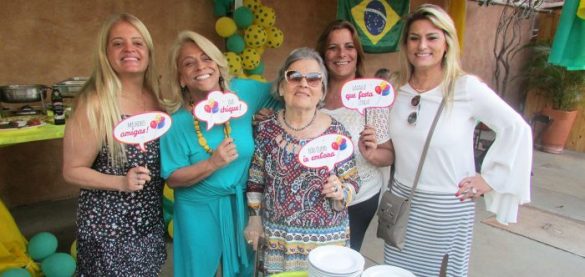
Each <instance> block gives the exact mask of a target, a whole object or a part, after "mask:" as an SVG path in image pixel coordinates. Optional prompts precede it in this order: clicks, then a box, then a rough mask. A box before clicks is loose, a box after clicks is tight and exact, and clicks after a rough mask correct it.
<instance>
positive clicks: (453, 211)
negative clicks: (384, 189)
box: [384, 181, 475, 277]
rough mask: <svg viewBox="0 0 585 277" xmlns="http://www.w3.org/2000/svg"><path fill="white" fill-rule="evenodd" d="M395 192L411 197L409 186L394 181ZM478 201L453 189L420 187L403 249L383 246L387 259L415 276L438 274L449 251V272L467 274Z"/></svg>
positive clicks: (449, 274)
mask: <svg viewBox="0 0 585 277" xmlns="http://www.w3.org/2000/svg"><path fill="white" fill-rule="evenodd" d="M392 193H394V194H396V195H399V196H403V197H408V195H409V193H410V188H408V187H406V186H405V185H403V184H400V183H398V182H396V181H395V182H394V183H393V185H392ZM474 217H475V202H472V201H469V200H466V201H464V202H461V201H460V200H459V198H457V197H455V195H454V194H452V193H434V192H421V191H417V192H416V193H415V194H414V197H413V200H412V207H411V210H410V218H409V220H408V226H407V228H406V243H405V246H404V249H403V250H402V251H400V250H398V249H397V248H395V247H392V246H390V245H388V244H385V246H384V263H385V264H388V265H393V266H398V267H401V268H404V269H406V270H409V271H411V272H412V273H414V274H415V275H416V276H419V277H422V276H433V277H436V276H439V269H440V267H441V261H442V259H443V256H444V255H445V254H449V263H448V266H447V276H457V277H461V276H467V274H468V268H469V255H470V250H471V241H472V238H473V222H474Z"/></svg>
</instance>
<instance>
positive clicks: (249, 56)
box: [242, 48, 260, 70]
mask: <svg viewBox="0 0 585 277" xmlns="http://www.w3.org/2000/svg"><path fill="white" fill-rule="evenodd" d="M259 64H260V55H258V52H256V50H254V49H253V48H246V49H244V51H243V52H242V67H243V68H244V69H246V70H252V69H254V68H256V67H257V66H258V65H259Z"/></svg>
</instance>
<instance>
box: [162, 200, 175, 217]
mask: <svg viewBox="0 0 585 277" xmlns="http://www.w3.org/2000/svg"><path fill="white" fill-rule="evenodd" d="M163 211H167V212H168V213H171V214H172V213H173V201H171V200H169V199H167V198H166V197H163Z"/></svg>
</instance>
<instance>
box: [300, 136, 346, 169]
mask: <svg viewBox="0 0 585 277" xmlns="http://www.w3.org/2000/svg"><path fill="white" fill-rule="evenodd" d="M351 154H353V143H352V142H351V139H350V138H348V137H346V136H343V135H338V134H329V135H323V136H320V137H317V138H315V139H313V140H311V141H310V142H309V143H307V144H305V146H303V147H302V148H301V150H300V152H299V161H300V162H301V164H302V165H304V166H306V167H310V168H321V167H327V169H328V170H329V171H332V170H333V168H334V167H335V164H336V163H338V162H340V161H343V160H345V159H347V158H349V157H350V156H351Z"/></svg>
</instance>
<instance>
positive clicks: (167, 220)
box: [163, 210, 173, 225]
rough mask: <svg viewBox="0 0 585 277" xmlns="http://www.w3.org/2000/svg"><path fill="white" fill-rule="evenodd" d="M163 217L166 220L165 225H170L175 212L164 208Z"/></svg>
mask: <svg viewBox="0 0 585 277" xmlns="http://www.w3.org/2000/svg"><path fill="white" fill-rule="evenodd" d="M163 218H164V220H165V225H168V224H169V221H171V219H173V214H172V213H170V212H168V211H166V210H163Z"/></svg>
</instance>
